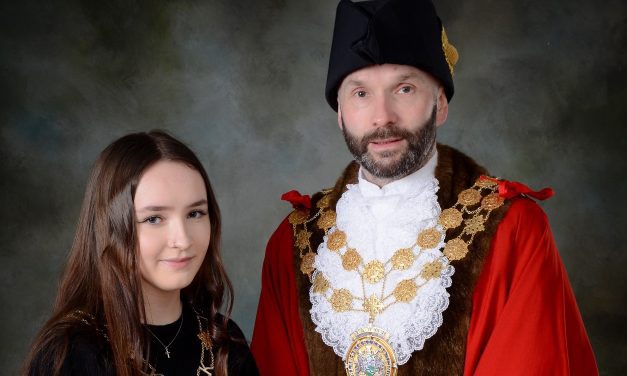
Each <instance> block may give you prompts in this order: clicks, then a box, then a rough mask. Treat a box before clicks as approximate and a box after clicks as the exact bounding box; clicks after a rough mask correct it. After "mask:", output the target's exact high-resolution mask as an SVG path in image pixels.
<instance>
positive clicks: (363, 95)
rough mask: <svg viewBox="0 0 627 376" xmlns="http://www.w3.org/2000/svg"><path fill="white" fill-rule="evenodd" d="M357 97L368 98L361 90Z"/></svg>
mask: <svg viewBox="0 0 627 376" xmlns="http://www.w3.org/2000/svg"><path fill="white" fill-rule="evenodd" d="M355 95H356V96H357V97H359V98H365V97H366V92H365V91H364V90H359V91H357V92H356V93H355Z"/></svg>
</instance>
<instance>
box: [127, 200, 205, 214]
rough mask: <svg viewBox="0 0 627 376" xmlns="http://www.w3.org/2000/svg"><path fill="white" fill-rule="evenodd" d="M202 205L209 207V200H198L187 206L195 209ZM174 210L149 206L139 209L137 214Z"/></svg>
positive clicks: (169, 207)
mask: <svg viewBox="0 0 627 376" xmlns="http://www.w3.org/2000/svg"><path fill="white" fill-rule="evenodd" d="M201 205H207V200H206V199H204V198H203V199H201V200H198V201H196V202H193V203H191V204H189V205H187V208H193V207H196V206H201ZM172 209H173V208H172V207H171V206H160V205H148V206H144V207H143V208H141V209H138V210H137V212H138V213H141V212H145V211H151V212H158V211H166V210H172Z"/></svg>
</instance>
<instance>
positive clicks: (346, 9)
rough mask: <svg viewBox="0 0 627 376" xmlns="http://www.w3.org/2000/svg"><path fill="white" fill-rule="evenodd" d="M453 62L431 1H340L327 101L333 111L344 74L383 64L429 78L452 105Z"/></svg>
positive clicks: (452, 51) (452, 49)
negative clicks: (406, 68)
mask: <svg viewBox="0 0 627 376" xmlns="http://www.w3.org/2000/svg"><path fill="white" fill-rule="evenodd" d="M457 58H458V55H457V50H455V47H453V46H452V45H450V44H449V43H448V38H447V37H446V33H445V31H444V27H443V26H442V22H441V21H440V18H439V17H438V15H437V14H436V12H435V8H434V6H433V4H432V3H431V1H430V0H372V1H361V2H352V1H350V0H341V1H340V3H339V5H338V6H337V12H336V16H335V29H334V30H333V42H332V45H331V57H330V59H329V72H328V74H327V86H326V90H325V94H326V98H327V102H328V103H329V105H330V106H331V107H332V108H333V109H334V110H335V111H337V91H338V88H339V86H340V84H341V83H342V81H343V80H344V78H345V77H346V76H347V75H349V74H350V73H352V72H354V71H356V70H359V69H361V68H365V67H367V66H370V65H375V64H386V63H387V64H399V65H410V66H413V67H416V68H418V69H420V70H422V71H424V72H427V73H429V74H431V75H432V76H433V77H435V78H436V79H437V80H438V81H440V83H441V84H442V86H444V92H445V94H446V97H447V99H448V100H449V101H450V100H451V98H452V97H453V92H454V87H453V67H454V65H455V63H456V62H457Z"/></svg>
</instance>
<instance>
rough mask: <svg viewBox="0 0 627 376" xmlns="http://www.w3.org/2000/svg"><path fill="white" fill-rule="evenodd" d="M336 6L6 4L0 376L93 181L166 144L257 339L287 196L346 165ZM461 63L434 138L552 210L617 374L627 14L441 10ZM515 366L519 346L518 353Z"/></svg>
mask: <svg viewBox="0 0 627 376" xmlns="http://www.w3.org/2000/svg"><path fill="white" fill-rule="evenodd" d="M335 4H336V1H335V0H293V1H287V0H283V1H281V0H275V1H271V0H255V1H252V0H248V1H245V0H240V1H236V0H232V1H227V0H220V1H162V2H156V1H122V0H115V1H88V0H83V1H80V0H76V1H41V2H39V3H36V2H32V1H19V2H18V1H13V2H3V3H2V5H0V54H1V55H0V126H1V129H0V163H1V165H0V166H1V168H0V192H1V198H0V271H1V277H0V297H1V299H2V301H1V305H0V315H1V321H0V322H1V326H0V335H1V338H0V364H1V367H0V373H1V374H7V375H12V374H16V373H17V370H18V367H19V365H20V363H21V362H22V359H23V357H24V355H25V352H26V350H27V347H28V344H29V342H30V341H31V339H32V337H33V335H34V334H35V332H36V330H37V329H38V327H39V326H40V325H41V324H42V322H43V320H44V319H45V318H46V317H47V315H48V314H49V312H50V306H51V303H52V300H53V297H54V292H55V286H56V281H57V278H58V276H59V272H60V268H61V265H62V263H63V261H64V258H65V255H66V252H67V250H68V248H69V246H70V243H71V241H72V237H73V231H74V226H75V223H76V220H77V215H78V210H79V203H80V201H81V198H82V194H83V189H84V186H85V181H86V177H87V173H88V170H89V168H90V166H91V164H92V163H93V161H94V160H95V158H96V156H97V154H98V153H99V151H100V150H101V149H102V148H103V147H104V146H105V145H106V144H108V143H109V142H110V141H112V140H113V139H114V138H116V137H118V136H121V135H122V134H125V133H127V132H129V131H137V130H149V129H153V128H162V129H166V130H169V131H171V132H172V133H173V134H175V135H176V136H178V137H180V138H181V139H183V140H184V141H186V142H187V143H189V144H190V146H192V148H193V149H194V150H195V151H196V152H197V153H198V154H199V156H200V158H201V160H202V161H203V162H204V163H205V165H206V167H207V170H208V171H209V175H210V177H211V178H212V179H213V183H214V187H215V190H216V193H217V196H218V198H219V202H220V205H221V208H222V211H223V213H224V224H225V225H224V244H223V245H224V247H223V249H224V258H225V260H226V263H227V268H228V271H229V273H230V275H231V277H232V279H233V281H234V284H235V289H236V295H237V299H236V305H235V319H236V320H237V321H238V322H239V324H240V325H241V326H242V328H243V329H244V331H245V332H246V334H247V336H250V334H251V331H252V325H253V320H254V315H255V309H256V305H257V298H258V293H259V280H260V269H261V263H262V259H263V254H264V247H265V242H266V240H267V239H268V237H269V236H270V234H271V232H272V231H273V229H274V227H275V226H276V224H278V223H279V221H280V220H281V219H282V218H283V216H285V215H286V214H287V213H288V211H289V205H288V204H286V203H282V202H280V200H279V196H280V195H281V193H283V192H285V191H288V190H290V189H299V190H300V191H301V192H313V191H315V190H317V189H319V188H321V187H326V186H330V185H331V184H332V183H333V181H334V180H335V178H336V176H337V175H338V174H339V172H340V171H341V169H342V167H343V165H344V164H345V163H347V162H348V161H349V155H348V153H347V152H346V151H345V147H344V145H343V141H342V138H341V135H340V132H339V130H338V128H337V125H336V120H335V113H334V112H332V111H331V110H330V109H329V108H328V106H327V105H326V103H325V102H324V99H323V89H324V80H325V76H326V68H327V60H328V51H329V47H330V39H331V32H332V25H333V17H334V11H335ZM436 6H437V7H438V8H439V10H440V13H441V16H442V18H443V19H444V21H445V23H446V25H447V30H448V35H449V38H450V40H451V41H452V42H453V43H454V44H456V45H457V47H458V49H459V52H460V55H461V59H460V62H459V64H458V67H457V71H456V76H455V82H456V89H457V90H456V94H455V98H454V99H453V102H452V104H451V107H450V115H449V120H448V123H447V124H446V126H445V127H444V128H443V129H442V130H441V133H440V135H439V137H440V140H441V141H443V142H446V143H449V144H451V145H454V146H457V147H459V148H460V149H462V150H463V151H466V152H468V153H470V154H471V155H473V156H474V157H475V158H476V159H477V160H478V161H479V162H480V163H482V164H485V165H487V166H488V167H489V168H490V169H491V171H492V173H493V174H496V175H499V176H503V177H507V178H509V179H512V180H519V181H523V182H526V183H528V184H530V185H531V186H534V187H537V188H540V187H543V186H552V187H553V188H554V189H555V191H556V192H557V195H556V197H554V198H553V199H551V200H549V201H547V202H545V203H543V204H542V206H543V207H544V209H545V210H546V211H547V213H548V215H549V217H550V219H551V223H552V226H553V230H554V232H555V237H556V239H557V243H558V245H559V248H560V251H561V255H562V258H563V260H564V263H565V265H566V268H567V270H568V272H569V275H570V278H571V281H572V284H573V287H574V290H575V293H576V295H577V299H578V302H579V305H580V307H581V311H582V314H583V317H584V321H585V323H586V326H587V329H588V332H589V335H590V338H591V340H592V345H593V347H594V350H595V352H596V355H597V358H598V362H599V367H600V369H601V373H602V374H604V375H624V374H627V360H626V358H625V354H627V338H626V333H627V324H626V321H627V313H626V309H625V301H626V300H627V296H626V295H627V294H626V290H627V289H626V288H625V285H626V282H627V271H626V268H627V262H626V261H627V256H626V252H625V251H627V247H626V246H625V244H627V230H625V229H626V226H627V218H626V215H625V210H626V209H627V205H625V201H624V200H625V195H626V193H627V179H626V177H625V174H626V172H625V171H626V167H627V166H626V165H627V163H626V160H627V159H626V156H627V153H626V151H625V150H626V149H627V142H626V136H627V132H626V131H625V126H626V125H627V124H625V119H626V118H627V117H626V115H627V110H626V108H627V106H626V104H627V103H626V102H627V91H626V89H625V85H626V84H627V72H626V57H627V52H626V47H627V15H626V14H627V9H626V8H627V6H626V5H625V2H624V1H623V0H605V1H596V2H593V1H585V0H517V1H496V0H475V1H454V0H436ZM512 350H515V349H512Z"/></svg>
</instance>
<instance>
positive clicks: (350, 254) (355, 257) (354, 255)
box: [342, 248, 361, 270]
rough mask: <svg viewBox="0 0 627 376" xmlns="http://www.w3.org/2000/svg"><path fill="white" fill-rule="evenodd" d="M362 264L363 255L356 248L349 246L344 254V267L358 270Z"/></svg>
mask: <svg viewBox="0 0 627 376" xmlns="http://www.w3.org/2000/svg"><path fill="white" fill-rule="evenodd" d="M360 264H361V255H360V254H359V253H358V252H357V251H356V250H355V249H354V248H349V249H348V250H347V251H346V253H344V254H343V255H342V267H344V269H346V270H356V269H357V267H358V266H359V265H360Z"/></svg>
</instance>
